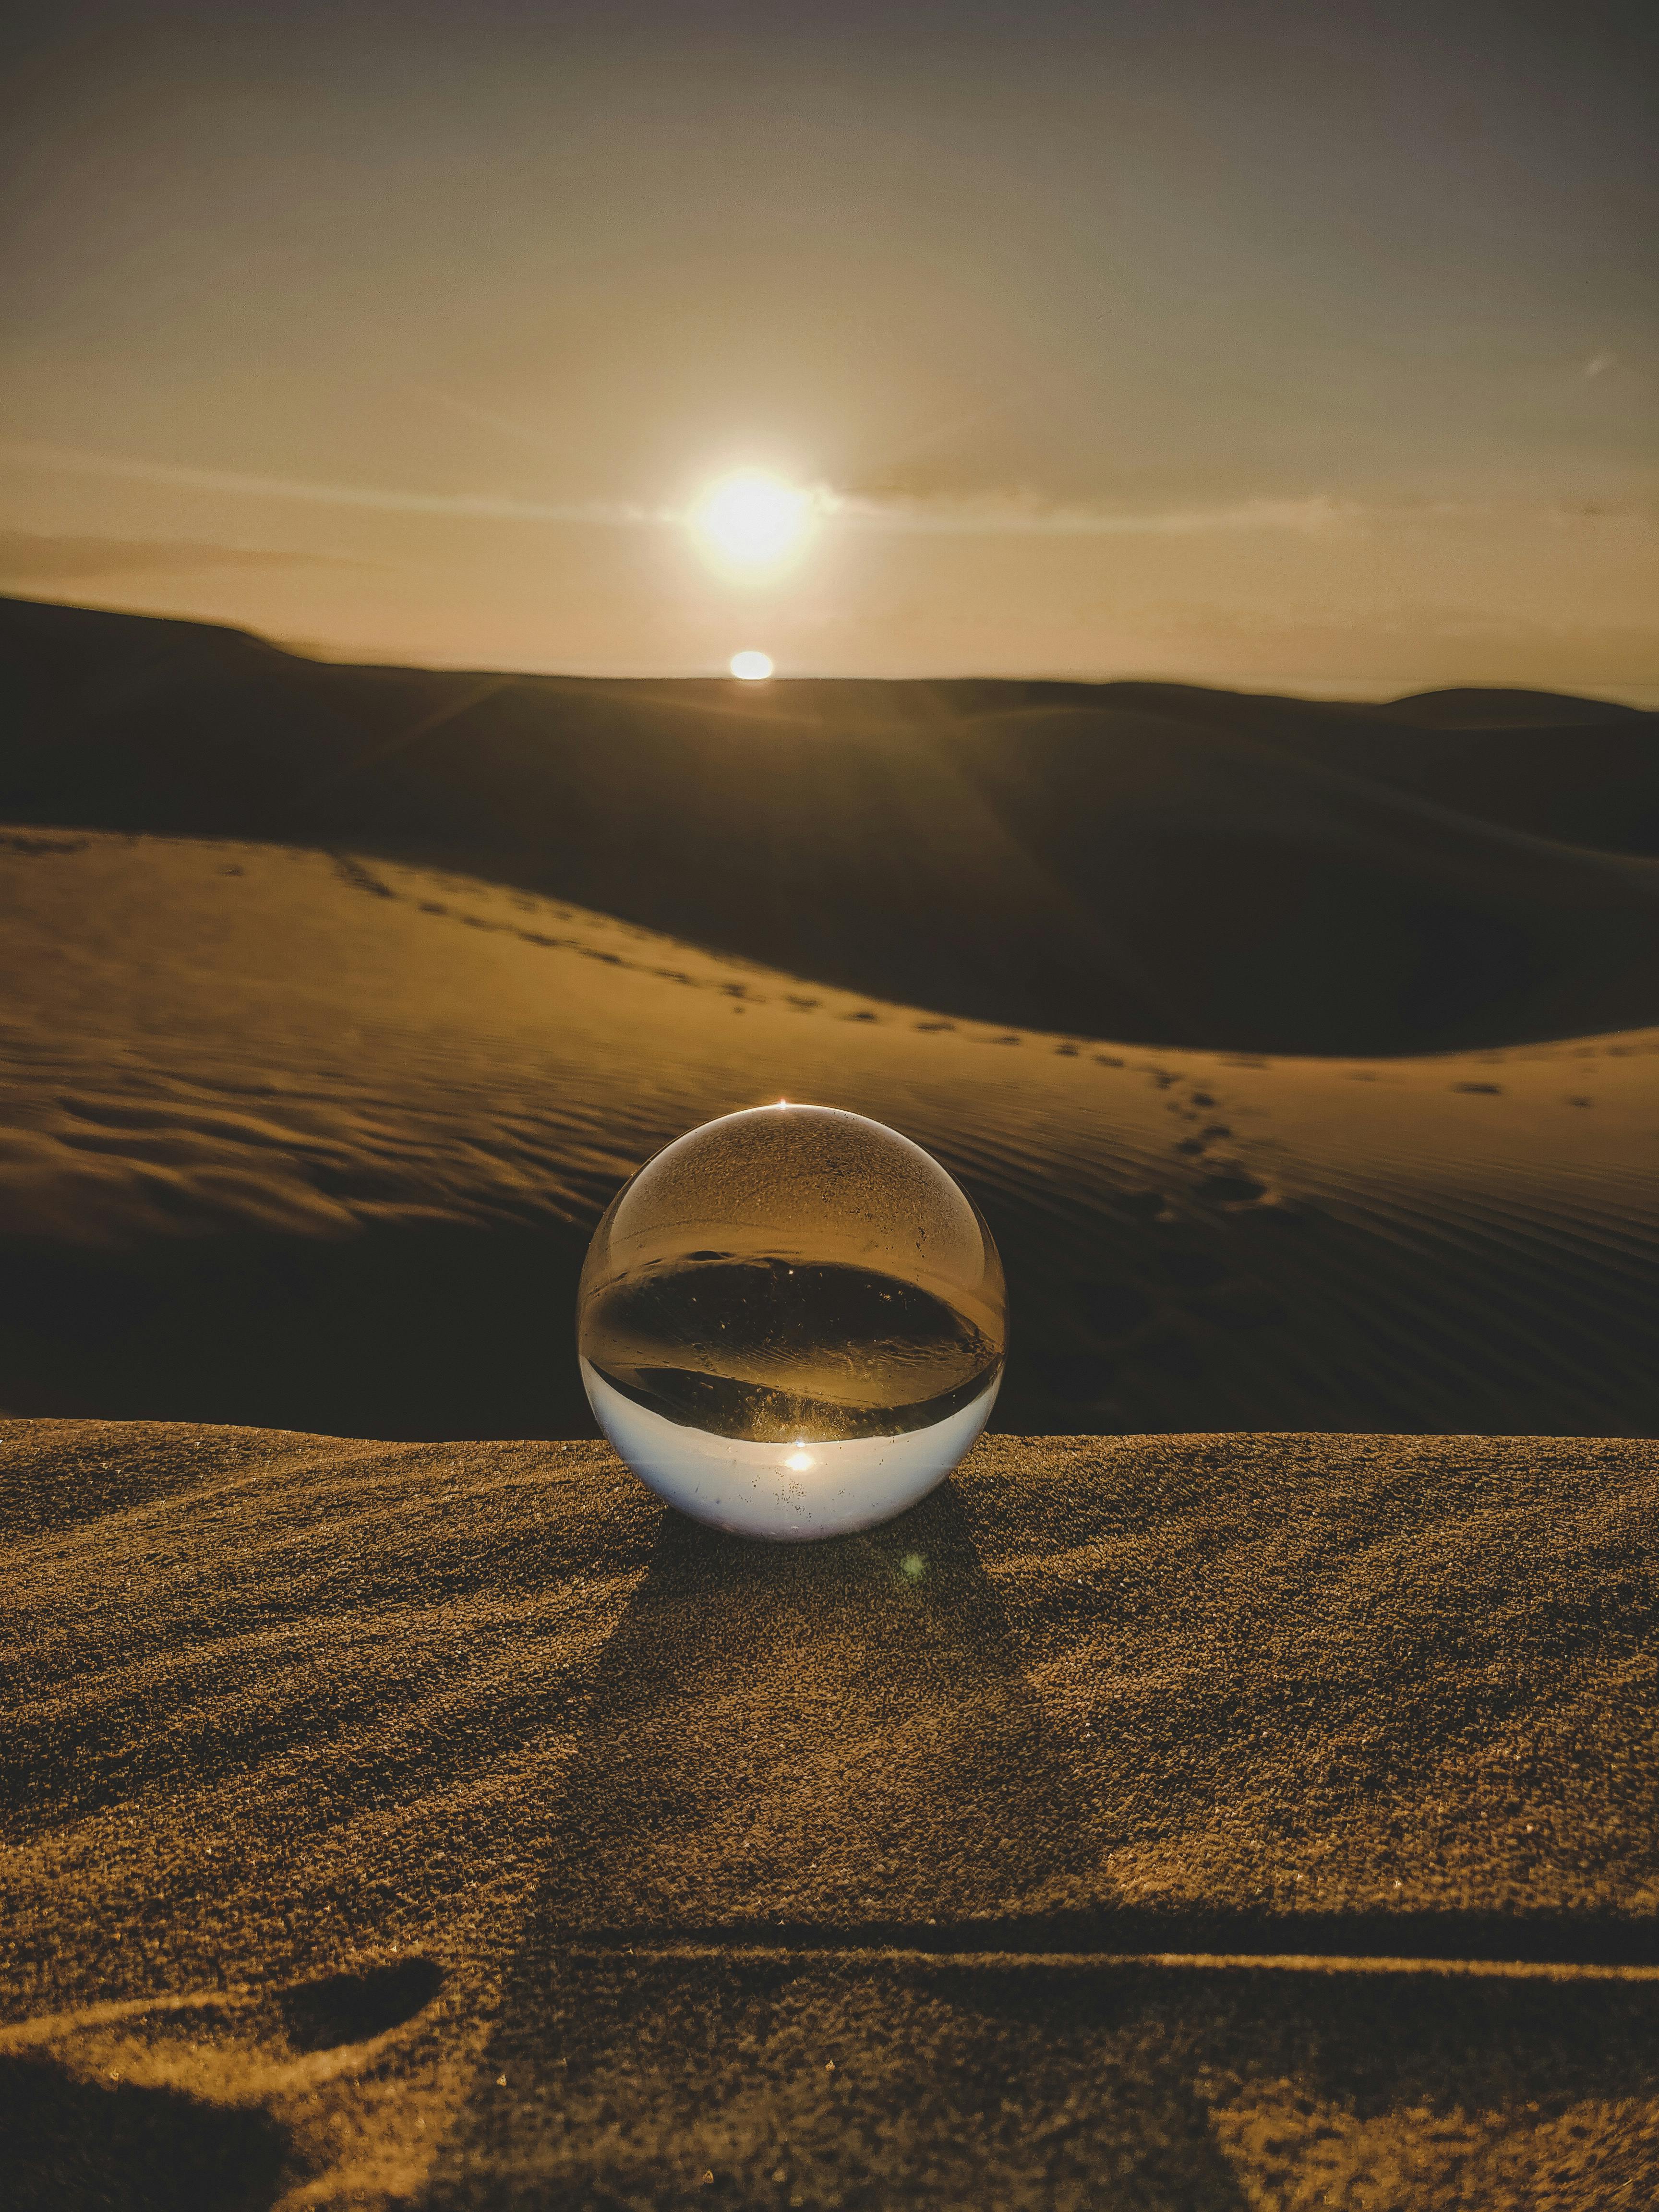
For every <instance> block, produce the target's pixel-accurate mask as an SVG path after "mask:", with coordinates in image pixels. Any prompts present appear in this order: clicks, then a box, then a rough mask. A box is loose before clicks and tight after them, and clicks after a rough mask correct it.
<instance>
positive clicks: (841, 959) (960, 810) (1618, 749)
mask: <svg viewBox="0 0 1659 2212" xmlns="http://www.w3.org/2000/svg"><path fill="white" fill-rule="evenodd" d="M0 712H3V725H0V817H3V818H5V819H7V820H9V821H11V822H13V823H26V824H45V823H50V824H62V825H76V826H85V827H97V828H105V829H131V830H145V831H156V832H162V833H171V834H190V835H196V836H204V835H207V836H231V837H240V838H249V839H261V840H271V841H276V842H291V843H295V844H302V845H322V846H328V845H334V844H341V845H349V846H350V847H351V848H353V849H356V850H368V851H374V852H380V853H383V854H392V855H404V856H408V857H410V858H418V859H421V860H435V861H441V862H446V863H448V864H450V865H453V866H462V867H465V868H466V869H468V870H470V871H471V872H475V873H477V874H478V875H481V876H485V877H489V878H493V879H495V880H496V881H499V882H501V883H504V884H513V885H516V886H519V887H521V888H524V889H526V890H535V891H538V892H542V893H544V894H548V895H550V896H556V897H565V898H569V899H572V900H575V901H579V902H581V903H582V904H583V905H585V906H586V907H589V908H595V909H597V910H599V911H601V912H604V913H609V914H612V915H617V916H620V917H622V918H623V919H624V920H627V921H633V922H635V923H638V924H641V925H642V926H645V927H650V928H653V929H659V930H662V931H665V932H668V933H672V934H674V935H676V936H678V937H681V938H684V939H693V940H695V941H697V942H699V943H702V944H704V945H708V946H711V947H713V948H714V949H717V950H720V951H725V952H727V953H735V954H738V955H739V956H742V957H748V958H751V959H757V960H763V961H765V962H767V963H771V964H773V965H775V966H777V967H780V968H784V969H788V970H789V971H791V972H792V973H793V974H796V975H800V976H804V977H807V978H811V979H815V980H817V981H822V982H824V983H827V984H832V985H840V986H842V987H847V988H849V989H853V990H863V991H868V992H871V993H874V994H881V995H883V996H884V997H887V998H890V999H896V1000H903V1001H906V1002H908V1003H910V1004H913V1005H917V1006H930V1007H937V1008H939V1009H940V1010H941V1011H942V1012H945V1013H949V1014H953V1015H962V1016H968V1017H975V1018H981V1019H986V1020H990V1021H1001V1022H1010V1023H1024V1024H1037V1025H1041V1026H1042V1027H1045V1028H1048V1029H1053V1030H1073V1031H1076V1032H1077V1033H1079V1035H1092V1036H1116V1037H1120V1038H1121V1037H1127V1038H1133V1039H1138V1040H1140V1041H1143V1042H1165V1043H1184V1044H1188V1045H1204V1046H1216V1047H1229V1048H1243V1049H1249V1050H1266V1051H1279V1052H1300V1053H1315V1054H1320V1053H1323V1054H1377V1053H1384V1054H1386V1053H1395V1052H1408V1051H1420V1050H1424V1049H1433V1048H1452V1047H1455V1046H1463V1045H1478V1044H1485V1043H1498V1042H1513V1041H1519V1040H1522V1039H1525V1038H1528V1037H1541V1036H1566V1035H1569V1034H1576V1033H1582V1032H1584V1031H1587V1030H1596V1029H1613V1028H1617V1027H1629V1026H1634V1025H1637V1024H1644V1023H1648V1022H1652V1021H1655V1020H1659V926H1656V925H1659V861H1656V860H1654V859H1652V858H1651V857H1650V856H1651V855H1654V854H1659V718H1656V717H1654V716H1652V715H1650V714H1641V713H1638V712H1637V711H1635V710H1633V709H1630V708H1617V707H1613V706H1609V705H1607V704H1606V703H1604V702H1592V701H1580V700H1571V699H1561V698H1557V697H1554V696H1550V695H1545V694H1534V693H1524V692H1493V691H1471V692H1461V693H1460V692H1443V693H1431V694H1427V695H1424V696H1422V697H1419V698H1417V699H1410V700H1404V701H1401V702H1398V703H1397V704H1395V705H1394V706H1390V707H1382V708H1376V707H1356V706H1352V705H1334V704H1328V703H1322V702H1310V701H1306V700H1297V699H1272V698H1263V697H1260V696H1251V695H1240V694H1235V693H1230V692H1223V691H1212V690H1201V689H1198V688H1196V687H1192V686H1186V685H1176V684H1095V685H1091V684H1041V683H1021V682H997V681H990V680H981V679H964V680H962V681H958V682H948V683H895V684H881V683H866V682H832V681H818V680H811V681H809V680H800V681H787V680H780V681H777V682H774V683H772V684H767V685H764V686H756V687H750V686H743V685H738V684H732V683H729V682H725V681H690V680H688V681H683V682H654V683H646V682H638V683H635V682H623V681H603V680H597V679H584V678H554V677H515V676H489V675H485V674H469V673H456V672H453V671H419V670H404V669H389V668H354V667H341V666H334V665H328V664H326V663H322V662H318V661H312V660H308V659H303V658H301V657H300V656H298V655H295V654H292V653H284V652H283V651H281V650H279V649H278V648H276V647H273V646H271V645H269V644H267V643H265V642H264V641H261V640H259V639H258V638H255V637H252V636H249V635H246V634H244V633H241V632H238V631H234V630H228V629H216V628H213V627H211V626H208V625H204V624H198V623H175V622H164V621H159V620H153V619H149V618H146V617H136V616H126V615H111V614H100V613H94V612H89V611H84V610H80V609H72V608H64V607H58V606H52V605H41V604H39V603H34V602H28V601H19V600H10V601H3V602H0Z"/></svg>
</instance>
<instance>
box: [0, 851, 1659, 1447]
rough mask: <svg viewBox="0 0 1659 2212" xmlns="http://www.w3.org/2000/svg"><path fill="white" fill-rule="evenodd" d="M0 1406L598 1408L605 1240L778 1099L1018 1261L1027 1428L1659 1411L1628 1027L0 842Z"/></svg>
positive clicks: (1642, 1116) (206, 1415)
mask: <svg viewBox="0 0 1659 2212" xmlns="http://www.w3.org/2000/svg"><path fill="white" fill-rule="evenodd" d="M0 941H3V957H4V962H5V969H6V973H7V975H8V978H9V981H8V987H7V995H6V1003H5V1007H4V1016H3V1019H4V1030H3V1046H4V1053H3V1067H0V1124H3V1128H4V1132H5V1133H4V1136H3V1139H0V1225H3V1232H4V1237H5V1246H4V1250H5V1260H6V1264H5V1267H4V1271H3V1282H4V1285H5V1288H4V1292H3V1304H0V1405H4V1406H7V1407H10V1408H11V1409H12V1410H14V1411H19V1412H34V1413H70V1412H96V1413H115V1414H127V1413H147V1414H155V1415H161V1416H166V1417H176V1418H193V1419H244V1420H247V1419H252V1420H258V1421H262V1422H267V1423H271V1424H276V1425H286V1426H299V1425H306V1426H309V1427H313V1428H318V1429H326V1430H331V1431H336V1432H338V1433H344V1434H362V1433H380V1434H383V1435H401V1436H405V1437H419V1436H428V1437H429V1436H441V1435H458V1434H459V1435H467V1434H471V1435H555V1436H556V1435H573V1434H586V1433H591V1429H590V1427H589V1425H588V1421H587V1415H586V1407H585V1404H584V1403H583V1401H581V1399H580V1393H579V1389H578V1387H577V1384H576V1382H575V1378H574V1361H573V1359H572V1358H571V1355H570V1334H569V1333H570V1328H571V1314H572V1310H573V1305H574V1287H575V1279H576V1273H577V1269H578V1267H579V1265H580V1255H581V1253H582V1250H583V1249H584V1247H585V1245H586V1237H587V1235H588V1233H589V1231H590V1230H591V1227H592V1223H593V1222H594V1221H595V1220H596V1219H597V1218H598V1215H599V1212H600V1211H601V1210H602V1208H603V1206H604V1205H605V1202H606V1201H607V1200H608V1199H609V1197H610V1195H611V1192H612V1191H613V1190H614V1189H615V1188H616V1187H617V1183H618V1182H620V1181H621V1180H622V1179H623V1176H626V1175H627V1174H628V1173H629V1171H630V1170H632V1168H633V1167H634V1166H635V1165H636V1164H638V1163H639V1161H640V1160H641V1159H642V1158H645V1157H646V1156H647V1154H648V1153H649V1152H651V1151H652V1150H653V1149H654V1148H655V1146H657V1145H659V1144H660V1143H662V1142H664V1141H665V1140H666V1139H668V1138H670V1137H671V1136H672V1135H674V1134H676V1133H678V1132H679V1131H680V1130H681V1129H683V1128H684V1127H689V1126H690V1125H691V1124H693V1123H695V1122H696V1121H700V1120H702V1119H704V1118H706V1117H707V1116H708V1115H714V1114H716V1113H720V1112H722V1111H726V1110H729V1109H732V1108H734V1107H737V1106H741V1105H748V1104H752V1103H757V1102H758V1101H760V1100H763V1099H765V1098H768V1097H780V1096H792V1097H809V1098H817V1099H821V1100H823V1101H825V1102H826V1103H831V1104H839V1105H845V1106H849V1107H852V1108H854V1109H857V1110H860V1111H863V1112H867V1113H871V1114H873V1115H876V1116H877V1117H878V1118H879V1119H882V1120H884V1121H890V1122H892V1123H894V1124H896V1126H898V1127H902V1128H903V1129H905V1130H906V1131H907V1132H908V1133H910V1134H912V1135H913V1136H915V1138H916V1139H918V1140H919V1141H921V1142H922V1143H924V1144H926V1145H927V1146H929V1147H930V1148H931V1149H933V1151H934V1152H936V1153H937V1154H938V1156H939V1158H941V1159H943V1160H944V1161H945V1163H946V1164H947V1165H948V1166H950V1168H951V1170H952V1171H953V1172H955V1173H957V1174H958V1175H959V1176H962V1178H963V1180H964V1182H966V1183H967V1184H968V1185H969V1188H971V1189H972V1190H973V1192H974V1194H975V1197H976V1198H977V1199H978V1200H979V1201H980V1203H981V1206H983V1207H984V1209H985V1211H986V1212H987V1217H988V1218H989V1219H990V1220H991V1222H992V1225H993V1227H994V1231H995V1233H996V1236H997V1238H998V1241H999V1243H1000V1246H1001V1249H1002V1251H1003V1255H1004V1257H1005V1261H1006V1264H1007V1267H1008V1273H1009V1279H1010V1285H1011V1293H1012V1312H1013V1317H1014V1339H1013V1352H1012V1364H1011V1368H1010V1372H1009V1378H1008V1384H1007V1388H1006V1391H1005V1395H1004V1397H1003V1400H1002V1401H1001V1405H1000V1408H999V1419H1000V1422H1001V1423H1002V1425H1005V1426H1006V1427H1009V1428H1012V1429H1017V1430H1018V1429H1026V1430H1035V1431H1048V1430H1052V1429H1054V1428H1056V1427H1060V1426H1063V1427H1065V1428H1067V1429H1075V1428H1079V1427H1088V1428H1095V1429H1118V1428H1126V1429H1147V1430H1164V1429H1173V1430H1185V1429H1192V1428H1200V1427H1209V1428H1224V1429H1235V1428H1298V1427H1328V1428H1345V1429H1355V1428H1376V1429H1391V1430H1402V1429H1413V1430H1425V1431H1440V1430H1457V1431H1490V1432H1496V1433H1505V1432H1510V1431H1517V1430H1536V1431H1555V1432H1565V1433H1582V1432H1590V1431H1602V1432H1612V1433H1615V1434H1620V1433H1622V1434H1644V1433H1649V1432H1651V1431H1653V1430H1654V1428H1655V1427H1656V1426H1659V1420H1656V1405H1659V1399H1656V1390H1659V1384H1656V1381H1655V1374H1654V1366H1653V1361H1652V1358H1651V1346H1652V1344H1653V1342H1654V1340H1655V1334H1656V1326H1659V1287H1656V1282H1659V1278H1656V1273H1655V1269H1654V1264H1653V1262H1654V1255H1655V1251H1656V1245H1659V1146H1656V1141H1655V1140H1656V1136H1659V1105H1656V1097H1655V1090H1654V1082H1653V1070H1654V1056H1655V1052H1656V1049H1659V1036H1656V1035H1655V1034H1654V1033H1652V1032H1646V1033H1643V1034H1638V1035H1627V1036H1611V1037H1601V1038H1596V1039H1590V1040H1581V1041H1578V1042H1567V1043H1563V1044H1559V1045H1553V1046H1529V1047H1518V1048H1513V1049H1510V1050H1508V1051H1504V1052H1494V1053H1486V1054H1464V1055H1453V1056H1447V1057H1440V1058H1419V1059H1413V1060H1389V1061H1383V1062H1375V1063H1367V1062H1352V1061H1307V1060H1279V1059H1267V1058H1265V1057H1262V1056H1260V1055H1240V1054H1215V1053H1208V1054H1204V1053H1185V1052H1180V1051H1170V1050H1157V1051H1147V1050H1144V1049H1139V1048H1126V1047H1122V1046H1115V1045H1109V1044H1104V1043H1101V1042H1097V1041H1093V1040H1089V1039H1086V1038H1079V1037H1077V1036H1055V1035H1054V1034H1052V1033H1045V1032H1042V1031H1040V1030H1032V1029H1026V1028H1020V1029H1017V1030H1010V1029H1005V1028H1002V1027H1000V1026H992V1025H987V1024H981V1023H974V1022H965V1021H957V1022H954V1023H953V1022H951V1020H950V1019H949V1018H946V1017H943V1016H940V1015H938V1014H935V1013H932V1012H927V1011H925V1010H920V1009H915V1008H908V1007H903V1006H896V1005H893V1004H891V1003H890V1002H888V1001H885V1000H875V999H867V998H863V997H860V996H855V995H853V994H846V993H842V992H837V991H835V990H831V989H827V988H825V987H821V986H813V985H811V984H809V983H805V982H802V981H800V980H799V979H798V978H795V977H793V976H790V975H782V974H780V973H778V972H776V971H775V970H771V969H761V968H759V967H757V966H754V965H752V964H745V963H736V962H732V961H730V960H722V959H720V957H716V956H714V955H711V954H708V953H707V952H704V951H698V950H697V949H696V948H695V947H692V946H689V945H685V944H684V943H677V942H674V941H672V940H670V939H664V938H661V937H659V936H657V935H655V934H653V933H648V932H644V931H641V930H638V929H634V928H630V927H628V926H626V925H624V924H622V923H619V922H617V921H611V920H607V919H606V918H605V917H603V916H600V915H593V914H591V913H588V912H586V911H584V910H582V909H580V908H575V907H573V906H569V905H562V904H556V903H554V902H550V901H546V900H540V899H537V898H535V897H532V896H530V895H529V894H526V893H521V892H513V891H510V890H505V889H503V888H501V887H500V886H492V885H490V884H484V883H480V882H478V881H476V880H473V879H470V878H462V877H459V876H457V875H453V874H448V873H440V872H434V871H431V870H422V869H417V868H414V867H410V866H400V865H394V864H389V863H385V862H380V861H369V860H362V859H356V858H352V857H350V856H349V855H345V854H336V855H330V854H322V853H316V852H306V851H303V850H289V849H283V848H275V847H259V846H253V845H249V844H243V843H228V842H226V843H213V842H206V841H190V840H166V839H157V838H124V837H119V836H94V835H69V834H66V833H58V832H53V833H46V832H37V831H33V830H26V831H11V832H8V833H6V834H5V836H4V837H3V839H0Z"/></svg>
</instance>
